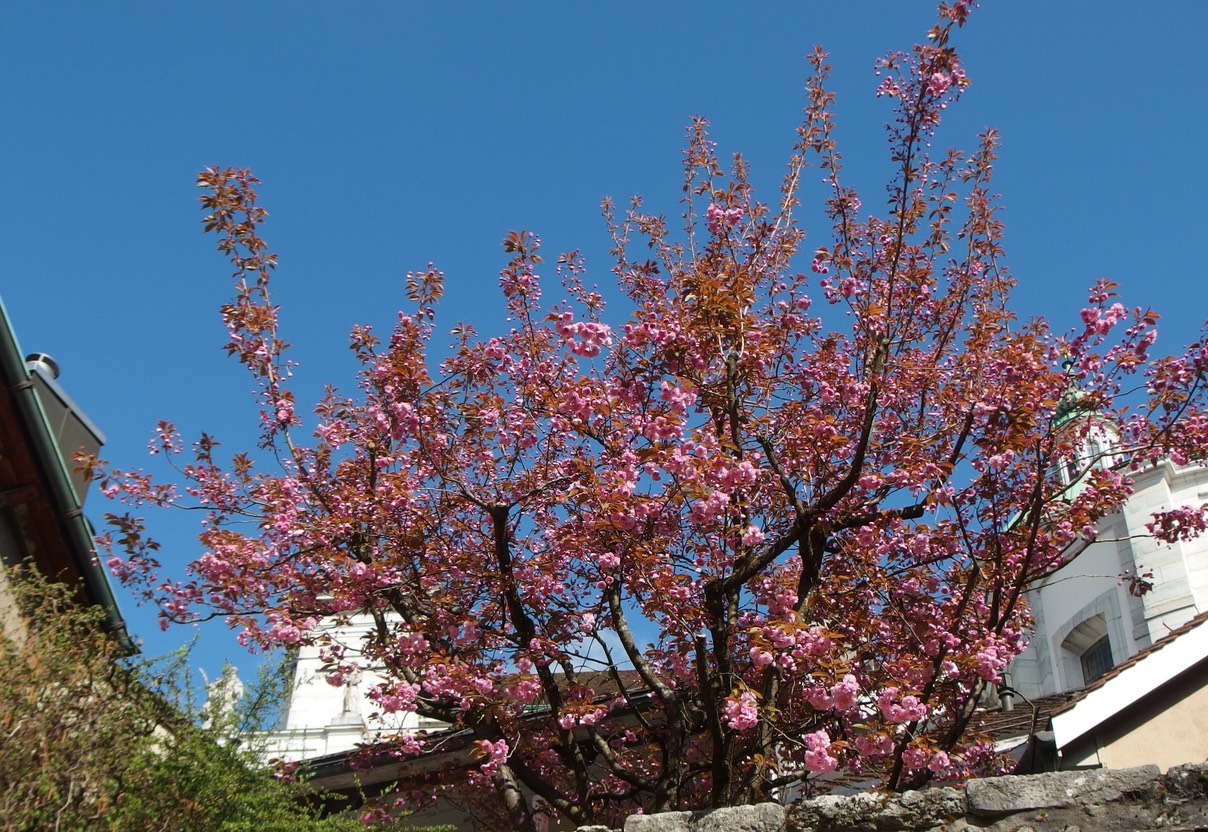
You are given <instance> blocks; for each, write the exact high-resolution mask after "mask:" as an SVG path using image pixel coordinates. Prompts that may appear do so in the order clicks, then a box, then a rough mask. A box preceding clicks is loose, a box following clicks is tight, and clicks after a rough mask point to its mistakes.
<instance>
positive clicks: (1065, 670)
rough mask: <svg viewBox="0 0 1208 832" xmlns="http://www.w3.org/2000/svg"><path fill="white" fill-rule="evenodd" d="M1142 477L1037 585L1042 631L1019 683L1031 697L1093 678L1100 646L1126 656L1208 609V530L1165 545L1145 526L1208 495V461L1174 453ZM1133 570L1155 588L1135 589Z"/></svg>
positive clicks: (1023, 662) (1020, 668) (1015, 677)
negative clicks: (1091, 537) (1180, 463)
mask: <svg viewBox="0 0 1208 832" xmlns="http://www.w3.org/2000/svg"><path fill="white" fill-rule="evenodd" d="M1132 476H1133V480H1134V485H1135V491H1134V493H1133V496H1132V497H1131V498H1130V499H1129V501H1128V502H1127V504H1126V505H1125V506H1124V509H1123V510H1122V511H1121V512H1120V513H1118V514H1114V515H1111V516H1110V517H1106V518H1104V519H1103V521H1102V522H1101V523H1100V526H1099V535H1098V538H1097V540H1096V542H1095V543H1093V544H1092V545H1091V546H1090V547H1088V548H1087V550H1086V551H1085V552H1083V553H1082V554H1081V555H1079V556H1078V557H1077V558H1076V559H1075V560H1074V561H1073V562H1072V563H1071V564H1070V565H1068V566H1067V567H1066V568H1064V569H1062V570H1060V571H1058V572H1057V573H1055V574H1053V575H1051V576H1050V577H1048V578H1046V579H1044V580H1042V581H1040V582H1038V583H1037V584H1036V585H1035V586H1034V587H1033V588H1032V589H1031V590H1030V591H1029V592H1028V602H1029V603H1030V605H1031V607H1032V613H1033V615H1034V616H1035V625H1036V631H1035V635H1034V636H1033V638H1032V641H1031V643H1030V644H1029V645H1028V648H1027V649H1026V650H1025V651H1024V652H1023V654H1022V655H1020V657H1019V658H1018V659H1017V660H1016V661H1015V664H1014V666H1013V667H1012V670H1011V673H1012V678H1011V684H1012V687H1014V688H1015V689H1016V690H1018V691H1019V692H1020V693H1021V694H1022V695H1023V696H1025V697H1028V698H1029V699H1034V698H1037V697H1040V696H1046V695H1048V694H1052V693H1059V692H1062V691H1067V690H1072V689H1076V688H1080V687H1082V686H1083V685H1085V684H1087V683H1088V682H1089V681H1091V679H1093V678H1094V675H1093V674H1094V673H1095V672H1096V669H1098V672H1102V670H1103V669H1105V668H1104V667H1103V666H1102V664H1098V665H1096V664H1095V661H1094V657H1093V656H1092V655H1091V652H1092V651H1094V650H1096V649H1098V650H1102V651H1103V654H1104V656H1106V655H1110V663H1109V665H1108V666H1111V665H1117V664H1119V663H1120V662H1122V661H1124V660H1126V659H1127V658H1129V657H1130V656H1132V655H1134V654H1136V653H1137V652H1138V651H1140V650H1141V649H1143V648H1145V647H1148V646H1149V645H1150V644H1152V643H1153V642H1154V641H1156V640H1157V639H1159V638H1161V637H1162V636H1164V635H1166V634H1167V633H1168V632H1170V631H1171V630H1172V629H1174V628H1175V627H1178V626H1179V625H1181V624H1184V623H1186V622H1187V621H1189V620H1190V619H1191V618H1193V617H1194V616H1196V615H1197V614H1199V613H1202V612H1204V611H1206V610H1208V536H1206V537H1201V538H1198V539H1194V540H1191V541H1188V542H1180V543H1174V544H1165V543H1159V542H1158V541H1156V540H1155V539H1154V538H1153V536H1152V535H1151V534H1150V532H1149V530H1148V529H1146V528H1145V524H1146V523H1148V522H1149V521H1150V520H1151V518H1152V515H1153V513H1154V512H1155V511H1163V510H1169V509H1172V508H1177V507H1179V506H1197V507H1198V506H1200V505H1203V504H1204V503H1206V502H1208V468H1204V467H1199V466H1191V467H1185V468H1180V467H1177V466H1175V465H1174V464H1173V463H1171V462H1169V461H1164V462H1161V463H1159V464H1157V465H1155V466H1153V467H1150V468H1147V469H1144V470H1142V471H1139V472H1137V473H1135V474H1133V475H1132ZM1132 575H1140V576H1144V577H1146V578H1147V579H1148V580H1149V581H1150V582H1151V583H1152V586H1153V588H1152V589H1150V590H1149V591H1147V592H1145V593H1144V594H1140V595H1138V594H1135V593H1130V591H1129V576H1132ZM1104 637H1106V639H1107V643H1106V645H1104V644H1103V642H1102V639H1103V638H1104ZM1088 676H1090V677H1091V678H1088Z"/></svg>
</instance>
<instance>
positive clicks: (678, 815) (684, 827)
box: [625, 812, 692, 832]
mask: <svg viewBox="0 0 1208 832" xmlns="http://www.w3.org/2000/svg"><path fill="white" fill-rule="evenodd" d="M691 827H692V813H691V812H660V813H658V814H657V815H630V816H629V817H627V818H625V832H690V829H691Z"/></svg>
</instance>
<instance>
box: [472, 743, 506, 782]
mask: <svg viewBox="0 0 1208 832" xmlns="http://www.w3.org/2000/svg"><path fill="white" fill-rule="evenodd" d="M477 745H478V753H479V754H481V755H482V756H485V757H486V761H485V762H484V763H483V764H482V773H483V774H494V773H495V772H496V771H498V770H499V765H500V763H503V762H505V761H506V760H507V758H508V751H509V749H508V742H507V740H496V741H495V742H491V741H490V740H479V741H478V743H477Z"/></svg>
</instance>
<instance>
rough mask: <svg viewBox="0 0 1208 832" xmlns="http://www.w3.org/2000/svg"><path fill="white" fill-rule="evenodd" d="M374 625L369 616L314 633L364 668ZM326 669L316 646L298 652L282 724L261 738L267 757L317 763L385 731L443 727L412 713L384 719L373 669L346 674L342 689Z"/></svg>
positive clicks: (322, 627) (377, 679)
mask: <svg viewBox="0 0 1208 832" xmlns="http://www.w3.org/2000/svg"><path fill="white" fill-rule="evenodd" d="M373 626H374V625H373V618H372V617H371V616H368V615H355V616H352V618H351V620H350V621H349V622H348V623H345V624H341V625H335V624H324V625H321V626H320V627H319V628H318V630H317V632H316V635H317V636H318V637H319V640H320V641H321V640H322V638H323V636H324V635H326V636H329V637H331V638H332V639H333V640H338V641H339V643H340V644H341V645H344V647H345V648H346V653H345V657H346V660H348V661H349V662H351V663H354V664H361V663H362V662H361V655H360V652H359V647H360V644H361V639H362V638H363V637H364V636H365V635H366V634H367V633H368V632H369V631H370V630H371V629H372V628H373ZM322 666H323V660H322V658H321V657H320V647H319V646H318V645H308V646H304V647H301V648H299V649H298V651H297V654H296V655H295V657H294V661H293V686H292V690H291V692H290V699H289V708H288V711H287V712H286V714H285V718H284V720H283V724H282V726H281V728H279V729H278V730H276V731H272V732H270V733H268V734H267V735H265V736H264V737H262V738H261V741H262V742H263V745H264V752H265V756H266V757H267V758H269V759H271V758H280V759H283V760H291V761H292V760H306V759H313V758H315V757H323V756H326V755H328V754H336V753H339V752H342V751H351V750H352V749H354V748H355V747H356V746H357V745H358V744H359V743H365V742H368V741H371V740H373V739H374V738H375V737H376V736H377V735H378V733H379V732H381V731H398V730H420V729H424V730H435V729H439V728H441V727H442V726H443V723H439V722H435V721H433V720H429V719H424V718H422V717H419V716H417V715H415V714H411V713H408V714H391V715H383V714H382V713H381V708H380V707H379V706H378V705H377V703H375V702H374V701H373V700H372V699H371V698H370V696H369V692H370V690H372V688H373V687H374V686H375V685H377V684H378V683H380V682H381V681H382V678H383V677H382V675H381V673H380V672H378V671H377V670H375V669H374V668H373V667H372V666H371V667H368V668H365V669H362V670H361V671H360V672H358V673H356V674H352V675H349V676H347V677H346V678H345V679H344V681H343V683H342V684H340V685H332V684H330V683H329V682H328V680H327V677H326V676H325V675H324V673H323V672H322V670H321V668H322Z"/></svg>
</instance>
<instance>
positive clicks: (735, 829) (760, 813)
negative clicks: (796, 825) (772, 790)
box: [626, 803, 784, 832]
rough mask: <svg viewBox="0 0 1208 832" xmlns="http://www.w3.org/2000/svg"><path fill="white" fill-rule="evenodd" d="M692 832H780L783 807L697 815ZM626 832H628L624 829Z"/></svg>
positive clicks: (763, 805) (770, 805) (738, 808)
mask: <svg viewBox="0 0 1208 832" xmlns="http://www.w3.org/2000/svg"><path fill="white" fill-rule="evenodd" d="M691 828H692V832H781V830H783V829H784V807H783V806H780V805H778V804H776V803H759V804H756V805H755V806H729V807H726V808H724V809H714V810H713V811H712V812H706V813H703V814H697V815H695V816H694V818H693V821H692V827H691ZM626 832H629V830H628V827H626Z"/></svg>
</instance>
